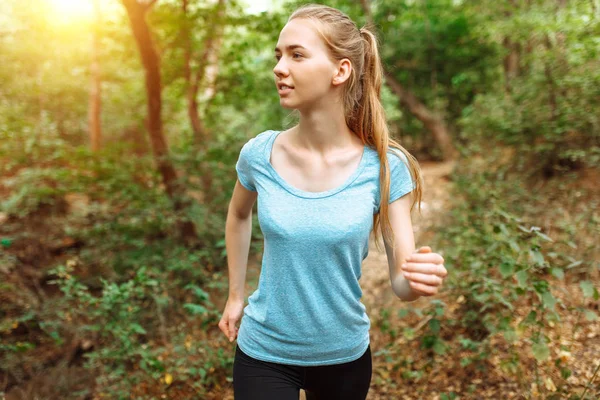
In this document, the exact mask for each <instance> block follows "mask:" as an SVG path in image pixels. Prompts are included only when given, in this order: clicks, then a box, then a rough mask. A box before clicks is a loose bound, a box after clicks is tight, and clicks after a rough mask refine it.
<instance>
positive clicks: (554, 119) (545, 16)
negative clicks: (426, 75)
mask: <svg viewBox="0 0 600 400" xmlns="http://www.w3.org/2000/svg"><path fill="white" fill-rule="evenodd" d="M566 4H567V7H566V8H564V9H557V8H556V3H553V2H533V4H532V5H531V6H529V7H526V6H520V7H515V8H511V9H510V12H509V17H508V18H504V19H502V18H497V17H496V15H494V17H495V18H494V20H493V21H490V22H491V23H490V25H489V26H488V28H487V29H488V31H489V32H491V33H492V34H493V35H494V37H496V38H498V39H497V40H498V41H500V40H501V38H509V39H510V40H512V41H513V42H514V43H515V45H519V46H520V47H521V49H522V50H521V52H520V53H519V61H520V62H519V69H518V75H517V76H515V77H514V78H513V79H512V82H511V85H510V90H509V91H508V92H507V91H505V88H504V87H503V85H505V84H506V81H503V80H499V81H498V83H497V85H496V86H495V87H493V90H491V91H489V92H487V93H480V94H478V95H477V96H476V98H475V101H474V102H473V103H472V104H470V105H468V106H467V107H465V108H464V110H463V116H462V119H461V120H460V125H461V127H462V128H463V132H461V136H462V138H463V139H464V140H465V141H466V140H478V139H484V140H494V141H496V140H498V141H500V142H502V143H504V144H508V145H511V146H514V147H515V150H516V152H517V153H518V154H519V155H520V157H519V160H518V161H519V162H518V164H517V165H516V166H515V167H516V168H518V169H520V170H522V171H525V170H526V172H527V173H529V174H540V173H543V174H544V175H546V176H551V175H554V174H556V173H564V171H568V170H569V169H575V168H578V167H581V166H582V165H584V164H587V165H589V166H592V167H598V166H599V165H600V128H599V127H600V116H599V115H598V113H597V112H595V110H597V109H598V107H599V106H600V103H599V101H600V100H599V99H600V92H599V90H598V88H599V87H600V72H599V69H598V68H597V66H596V64H597V59H598V54H600V40H599V38H600V20H599V19H598V18H595V17H594V11H593V9H592V7H591V4H589V3H583V2H568V3H566ZM506 54H507V51H505V52H504V55H506ZM498 63H500V60H498Z"/></svg>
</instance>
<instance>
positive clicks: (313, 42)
mask: <svg viewBox="0 0 600 400" xmlns="http://www.w3.org/2000/svg"><path fill="white" fill-rule="evenodd" d="M291 45H300V46H303V47H305V48H307V49H308V50H314V51H317V50H321V51H324V52H327V48H326V46H325V43H324V42H323V39H322V38H321V35H320V34H319V32H318V31H317V29H316V26H315V23H314V22H313V21H309V20H307V19H302V18H296V19H293V20H291V21H289V22H288V23H287V24H286V25H285V26H284V27H283V29H282V30H281V32H280V33H279V40H278V41H277V46H276V49H275V50H276V51H277V50H279V51H285V49H286V47H287V46H291Z"/></svg>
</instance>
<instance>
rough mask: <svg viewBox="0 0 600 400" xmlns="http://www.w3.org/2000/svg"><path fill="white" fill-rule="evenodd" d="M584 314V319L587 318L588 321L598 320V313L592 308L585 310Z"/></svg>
mask: <svg viewBox="0 0 600 400" xmlns="http://www.w3.org/2000/svg"><path fill="white" fill-rule="evenodd" d="M584 314H585V319H587V320H588V321H597V320H598V314H596V313H595V312H594V311H592V310H585V311H584Z"/></svg>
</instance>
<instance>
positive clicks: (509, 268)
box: [500, 261, 515, 278]
mask: <svg viewBox="0 0 600 400" xmlns="http://www.w3.org/2000/svg"><path fill="white" fill-rule="evenodd" d="M514 270H515V264H513V263H512V262H509V261H504V262H503V263H502V264H500V273H501V274H502V277H503V278H507V277H509V276H511V275H512V274H513V272H514Z"/></svg>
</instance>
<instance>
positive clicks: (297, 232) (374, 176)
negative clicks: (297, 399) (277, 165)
mask: <svg viewBox="0 0 600 400" xmlns="http://www.w3.org/2000/svg"><path fill="white" fill-rule="evenodd" d="M280 132H281V131H273V130H268V131H265V132H262V133H260V134H258V135H257V136H256V137H254V138H252V139H250V140H249V141H248V142H246V144H244V146H243V147H242V150H241V151H240V155H239V158H238V161H237V163H236V171H237V173H238V179H239V180H240V182H241V184H242V185H243V186H244V187H245V188H246V189H248V190H252V191H256V192H258V200H257V202H258V204H257V209H258V221H259V225H260V228H261V230H262V232H263V235H264V252H263V258H262V268H261V273H260V277H259V283H258V288H257V289H256V290H255V291H254V293H252V294H251V295H250V296H249V297H248V305H247V306H246V307H245V308H244V315H243V316H242V320H241V323H240V329H239V332H238V338H237V340H238V346H239V347H240V348H241V349H242V351H244V352H245V353H246V354H248V355H250V356H251V357H254V358H256V359H259V360H263V361H269V362H276V363H282V364H289V365H303V366H313V365H331V364H341V363H345V362H350V361H354V360H356V359H358V358H359V357H360V356H361V355H362V354H363V353H364V352H365V350H366V349H367V347H368V345H369V343H370V338H369V329H370V326H371V322H370V320H369V317H368V315H367V313H366V311H365V306H364V305H363V303H362V302H361V301H360V298H361V297H362V289H361V287H360V285H359V279H360V277H361V273H362V271H361V266H362V261H363V260H364V259H365V257H366V256H367V254H368V250H369V233H370V231H371V229H372V227H373V214H375V213H377V212H378V211H379V157H378V155H377V152H376V150H375V149H373V148H371V147H369V146H365V148H364V152H363V156H362V159H361V161H360V164H359V166H358V168H357V169H356V170H355V172H354V173H353V174H352V175H351V176H350V177H349V178H348V179H347V180H346V182H345V183H344V184H342V185H341V186H338V187H336V188H334V189H331V190H327V191H324V192H307V191H303V190H300V189H297V188H295V187H293V186H291V185H289V184H288V183H287V182H286V181H284V180H283V178H281V176H280V175H279V174H278V173H277V171H275V169H274V168H273V166H272V164H271V163H270V161H269V160H270V155H271V150H272V148H273V142H274V140H275V137H276V136H277V135H278V134H279V133H280ZM388 160H389V163H390V170H391V184H390V203H391V202H392V201H394V200H396V199H397V198H399V197H402V196H403V195H405V194H407V193H409V192H410V191H411V190H413V189H414V181H413V179H412V178H411V175H410V172H409V169H408V167H407V165H406V163H405V162H406V157H405V156H404V154H402V153H400V152H399V151H392V150H389V152H388ZM403 161H404V162H403ZM390 290H391V289H390Z"/></svg>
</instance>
